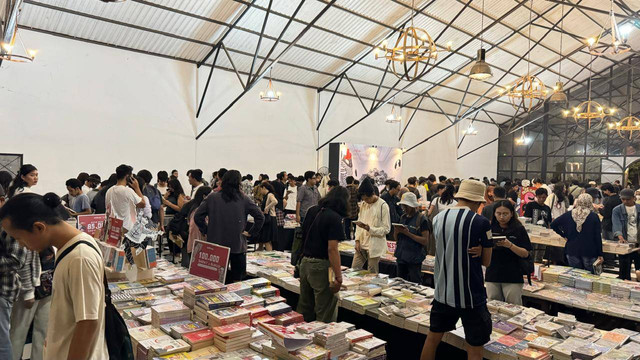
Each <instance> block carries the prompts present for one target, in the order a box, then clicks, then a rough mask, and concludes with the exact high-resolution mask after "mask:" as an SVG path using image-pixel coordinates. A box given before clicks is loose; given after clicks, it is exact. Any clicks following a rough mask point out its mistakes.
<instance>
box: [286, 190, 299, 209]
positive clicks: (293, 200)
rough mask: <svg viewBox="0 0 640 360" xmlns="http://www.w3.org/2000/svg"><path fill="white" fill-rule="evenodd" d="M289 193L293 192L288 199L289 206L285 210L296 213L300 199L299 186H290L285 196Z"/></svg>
mask: <svg viewBox="0 0 640 360" xmlns="http://www.w3.org/2000/svg"><path fill="white" fill-rule="evenodd" d="M287 191H291V193H290V194H289V197H288V198H287V206H286V207H285V208H284V209H285V210H292V211H296V201H297V199H298V187H297V186H288V187H287V190H285V195H286V193H287Z"/></svg>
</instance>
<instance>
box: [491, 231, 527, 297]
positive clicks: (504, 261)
mask: <svg viewBox="0 0 640 360" xmlns="http://www.w3.org/2000/svg"><path fill="white" fill-rule="evenodd" d="M491 232H492V233H493V235H494V236H506V237H507V240H509V241H511V242H512V243H513V245H515V246H519V247H521V248H524V249H527V250H528V251H531V249H532V247H531V241H530V240H529V235H528V234H527V230H525V228H524V226H517V227H512V228H508V229H503V228H502V227H500V224H493V225H492V226H491ZM519 259H520V257H519V256H518V255H516V253H514V252H513V251H511V249H508V248H505V247H502V246H494V247H493V253H492V254H491V265H489V267H488V268H487V272H486V274H485V278H486V280H485V281H488V282H498V283H512V284H513V283H515V284H520V283H523V282H524V281H523V278H522V271H520V264H519Z"/></svg>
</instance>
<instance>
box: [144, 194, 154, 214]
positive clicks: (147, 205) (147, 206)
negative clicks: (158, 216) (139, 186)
mask: <svg viewBox="0 0 640 360" xmlns="http://www.w3.org/2000/svg"><path fill="white" fill-rule="evenodd" d="M142 198H143V199H144V208H142V209H143V212H142V213H143V214H144V217H146V218H147V219H151V216H152V214H151V202H150V201H149V198H148V197H146V196H145V195H142Z"/></svg>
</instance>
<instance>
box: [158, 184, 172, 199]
mask: <svg viewBox="0 0 640 360" xmlns="http://www.w3.org/2000/svg"><path fill="white" fill-rule="evenodd" d="M168 188H169V187H168V186H167V185H165V186H160V184H157V185H156V189H158V191H160V194H162V196H164V194H166V193H167V189H168Z"/></svg>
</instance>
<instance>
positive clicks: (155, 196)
mask: <svg viewBox="0 0 640 360" xmlns="http://www.w3.org/2000/svg"><path fill="white" fill-rule="evenodd" d="M147 189H149V190H147V191H146V192H147V194H145V195H146V196H147V198H149V202H150V203H151V210H153V211H158V210H160V208H161V207H162V195H160V190H158V189H156V188H155V187H153V186H147ZM149 195H151V196H149Z"/></svg>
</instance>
